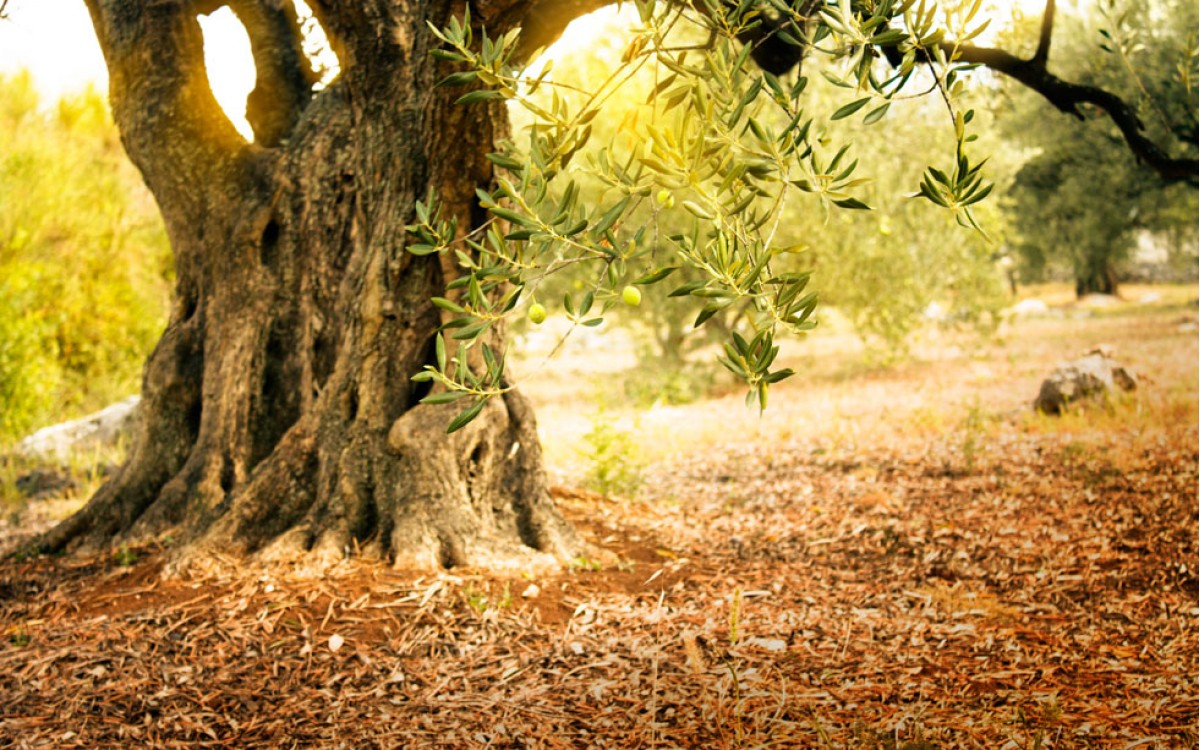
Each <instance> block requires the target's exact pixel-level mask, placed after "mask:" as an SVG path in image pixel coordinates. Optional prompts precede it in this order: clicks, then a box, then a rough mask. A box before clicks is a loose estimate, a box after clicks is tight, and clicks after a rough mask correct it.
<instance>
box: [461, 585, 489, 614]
mask: <svg viewBox="0 0 1200 750" xmlns="http://www.w3.org/2000/svg"><path fill="white" fill-rule="evenodd" d="M463 598H464V599H465V600H466V602H467V606H468V607H470V608H471V609H473V610H475V613H476V614H479V615H482V614H483V613H484V612H487V610H488V598H487V595H485V594H484V593H483V592H482V591H480V590H478V589H476V588H475V587H474V586H468V587H467V589H466V590H465V591H463Z"/></svg>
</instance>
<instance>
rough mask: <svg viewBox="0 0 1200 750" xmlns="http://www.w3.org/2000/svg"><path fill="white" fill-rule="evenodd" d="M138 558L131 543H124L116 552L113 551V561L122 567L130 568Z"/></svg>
mask: <svg viewBox="0 0 1200 750" xmlns="http://www.w3.org/2000/svg"><path fill="white" fill-rule="evenodd" d="M137 560H138V556H137V553H136V552H134V551H133V550H131V549H129V545H127V544H122V545H121V546H120V547H119V548H118V549H117V551H116V552H114V553H113V562H115V563H116V564H117V565H119V566H121V567H122V568H128V567H129V566H130V565H133V564H134V563H136V562H137Z"/></svg>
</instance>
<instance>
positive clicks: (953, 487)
mask: <svg viewBox="0 0 1200 750" xmlns="http://www.w3.org/2000/svg"><path fill="white" fill-rule="evenodd" d="M1023 293H1024V294H1025V295H1027V296H1038V297H1040V298H1041V299H1043V300H1045V301H1047V302H1049V303H1050V304H1051V309H1050V312H1049V313H1048V314H1046V315H1043V316H1039V317H1033V318H1025V319H1020V320H1014V321H1011V322H1008V323H1006V324H1004V325H1003V326H1002V327H1001V329H1000V332H999V338H998V339H997V341H996V342H994V343H991V344H984V345H980V344H976V343H972V340H971V339H969V338H962V337H959V336H956V335H952V334H946V333H939V332H937V331H935V330H932V329H931V330H929V331H927V332H926V333H925V334H923V337H922V338H921V340H919V341H917V342H916V344H915V346H914V349H913V357H912V358H911V359H910V360H908V361H906V362H904V363H902V364H899V365H894V366H891V367H887V368H882V367H875V366H872V365H870V364H869V361H870V360H869V358H867V357H865V356H864V354H863V351H862V349H861V345H860V344H859V343H858V342H857V341H856V340H855V339H854V338H853V337H852V336H851V335H850V334H849V333H848V332H846V331H844V330H841V329H840V327H839V326H837V325H836V324H834V325H828V326H825V329H824V330H821V331H819V332H818V333H816V334H814V335H812V336H810V337H809V339H808V340H807V341H803V342H795V343H792V344H789V345H787V348H786V349H785V352H784V354H783V355H782V358H784V359H785V360H786V361H785V363H784V364H786V365H788V366H791V367H794V368H795V369H796V370H797V371H798V372H799V374H798V375H797V376H796V377H795V378H793V379H791V380H789V381H786V382H785V383H782V384H780V385H779V386H776V387H775V388H773V390H772V392H771V404H770V408H769V409H768V410H767V412H766V413H765V414H763V415H761V416H760V415H759V414H758V412H757V410H748V409H747V408H746V407H745V405H744V403H743V398H742V393H741V392H740V391H738V390H737V389H736V387H735V386H732V385H730V386H728V388H725V389H724V390H723V387H722V386H719V385H718V387H717V388H716V389H715V392H716V395H714V396H712V397H711V398H708V399H704V400H700V401H697V402H694V403H690V404H686V405H679V406H670V405H663V404H659V405H654V406H651V407H650V408H648V409H646V408H636V409H635V408H633V407H632V406H631V405H630V404H628V403H627V397H626V394H627V393H629V392H630V390H629V388H627V387H626V386H627V383H632V384H633V385H634V386H636V385H637V382H638V379H639V378H645V377H646V372H645V369H644V368H643V369H641V370H639V368H637V367H635V366H634V365H635V363H634V361H633V359H632V358H631V357H629V355H628V353H627V352H623V351H620V350H600V349H597V348H596V347H595V346H590V345H589V346H570V345H568V346H566V347H564V351H563V353H562V354H561V355H560V356H559V357H558V358H556V359H554V360H552V361H551V363H550V366H541V364H542V358H541V357H540V356H539V355H538V354H537V353H536V352H535V353H533V354H532V355H530V356H527V357H525V358H524V359H522V360H521V361H518V362H517V363H515V366H516V367H517V369H518V370H519V371H524V372H526V373H528V375H527V377H526V378H525V379H524V380H523V385H522V387H523V388H524V390H525V392H526V393H527V395H529V396H530V397H531V398H532V399H533V400H534V401H535V403H536V405H537V407H538V415H539V424H540V429H541V433H542V439H543V442H544V444H545V446H546V453H547V458H548V462H549V468H550V470H551V473H552V476H553V478H554V483H555V484H556V485H557V486H556V489H555V492H556V495H557V496H558V502H559V504H560V505H561V507H562V508H563V510H564V512H565V513H566V515H567V516H568V518H569V519H570V520H572V521H573V522H574V523H575V524H576V526H577V528H578V529H579V530H580V533H581V534H583V535H584V536H585V537H586V538H587V539H588V540H589V541H590V542H591V543H592V544H593V545H594V550H595V552H594V554H593V555H589V556H585V557H581V558H579V559H577V560H575V561H573V562H572V564H571V565H569V566H567V567H566V568H565V569H564V570H562V571H561V572H560V573H557V574H555V575H547V574H544V573H541V574H534V573H529V574H526V575H506V576H498V575H495V574H492V573H489V572H488V571H483V570H464V569H452V570H448V571H445V572H442V573H440V574H425V575H421V574H418V573H411V572H406V571H396V570H389V569H384V568H381V567H379V566H373V565H367V564H362V563H357V562H350V563H346V564H343V565H342V566H340V567H339V568H336V569H333V570H328V571H324V572H323V573H321V574H320V575H314V574H313V573H312V571H310V570H306V569H305V568H304V566H303V565H302V564H297V565H295V566H290V567H283V566H277V567H272V568H260V567H256V566H253V565H245V564H240V565H238V564H234V563H233V561H231V564H230V565H229V566H228V568H227V569H225V570H219V571H215V572H214V573H213V574H211V575H210V576H208V577H205V578H202V579H200V578H196V579H183V580H181V579H164V578H162V577H161V576H160V575H159V571H160V569H161V567H162V562H163V558H164V556H165V553H164V552H163V551H161V550H153V549H136V550H124V551H122V554H120V555H118V556H116V557H114V558H113V559H103V560H74V559H33V560H26V561H8V562H5V563H3V564H2V565H0V631H3V634H4V637H3V640H2V641H0V694H2V695H4V696H5V700H4V701H0V747H89V748H90V747H115V746H126V745H137V746H148V747H160V746H161V747H165V746H171V745H177V744H180V743H185V742H190V743H200V744H207V745H210V746H236V747H254V746H271V747H291V746H297V747H301V746H303V747H355V748H359V747H401V746H403V747H470V748H473V747H480V748H482V747H513V748H517V747H659V746H661V747H705V748H708V747H715V748H720V747H758V746H780V747H864V748H910V749H914V750H915V749H916V748H932V747H939V748H957V747H981V748H1000V747H1011V748H1067V747H1088V748H1096V747H1114V748H1116V747H1121V748H1125V747H1142V748H1164V749H1165V748H1187V747H1196V746H1197V725H1196V715H1197V710H1198V708H1200V706H1198V700H1197V695H1198V686H1197V672H1196V663H1197V655H1198V645H1197V616H1198V614H1200V613H1198V610H1197V596H1198V590H1197V555H1198V552H1197V516H1198V513H1200V508H1198V504H1197V441H1198V438H1197V377H1198V376H1197V330H1196V321H1197V315H1196V305H1197V302H1196V287H1195V285H1190V286H1183V287H1168V288H1162V287H1154V288H1140V287H1136V286H1132V285H1130V286H1125V287H1123V290H1122V294H1123V297H1124V299H1125V300H1127V301H1125V302H1119V303H1117V304H1115V305H1110V306H1097V307H1094V308H1093V309H1088V307H1087V306H1084V305H1078V304H1075V303H1074V302H1073V301H1072V299H1071V296H1070V295H1069V293H1068V292H1067V290H1065V289H1058V288H1043V289H1034V290H1025V291H1024V292H1023ZM1154 295H1157V298H1155V297H1154ZM1139 300H1141V302H1139ZM552 322H553V319H551V321H549V322H548V323H547V325H550V324H551V323H552ZM1099 344H1108V345H1111V346H1113V347H1114V348H1115V349H1116V356H1117V359H1118V360H1120V361H1121V362H1122V363H1124V364H1125V365H1127V366H1128V367H1130V368H1132V369H1133V370H1134V371H1135V372H1136V373H1137V374H1138V375H1139V377H1140V378H1141V384H1140V387H1139V389H1138V390H1137V391H1136V392H1134V393H1133V394H1132V395H1130V396H1127V397H1121V398H1117V399H1114V400H1112V401H1111V402H1109V403H1107V404H1104V405H1099V406H1095V407H1092V408H1088V409H1079V410H1076V411H1074V412H1072V413H1070V414H1068V415H1066V416H1064V417H1061V418H1049V417H1043V416H1039V415H1035V414H1033V413H1031V412H1030V409H1029V404H1030V402H1031V401H1032V399H1033V398H1034V396H1035V395H1036V394H1037V390H1038V385H1039V384H1040V382H1041V380H1042V378H1043V377H1045V376H1046V375H1047V374H1048V373H1049V372H1050V371H1051V370H1052V369H1053V367H1054V365H1055V364H1057V363H1059V362H1061V361H1063V360H1066V359H1070V358H1074V357H1076V356H1080V355H1082V354H1085V353H1086V352H1087V351H1088V350H1089V349H1090V348H1092V347H1094V346H1096V345H1099ZM715 366H716V365H715V364H714V367H715ZM598 415H599V416H598ZM599 424H604V425H608V427H609V428H610V431H609V432H610V435H617V436H619V437H620V440H615V441H614V440H609V441H608V443H606V445H607V446H608V449H607V451H606V452H603V453H601V454H597V452H596V447H595V446H596V442H595V440H592V441H591V442H589V440H588V439H586V436H587V435H588V434H589V433H592V434H593V435H594V434H595V430H596V427H597V425H599ZM614 446H615V447H614ZM85 463H86V462H85ZM606 464H609V465H607V466H606ZM617 464H619V466H617ZM606 468H607V469H616V468H624V469H627V470H628V471H627V472H626V474H627V477H628V478H630V480H631V481H630V483H629V486H630V487H633V486H634V483H633V481H632V480H633V479H640V486H639V488H638V489H637V491H636V492H632V493H630V494H632V497H628V498H623V499H619V498H604V497H602V496H600V495H598V494H596V493H594V492H591V491H589V490H588V489H586V487H587V486H588V482H589V478H593V479H594V477H595V475H596V473H597V471H598V470H604V469H606ZM10 479H11V478H10ZM83 485H84V486H83V487H82V488H81V489H80V490H79V491H78V492H79V494H80V495H82V494H84V493H85V492H86V491H87V488H86V482H84V483H83ZM5 497H8V498H9V499H8V500H7V502H8V503H9V510H8V512H7V513H6V515H7V516H8V518H7V520H6V521H5V526H4V527H3V529H4V531H3V533H4V541H0V546H4V545H5V544H9V545H11V544H12V543H14V542H15V540H18V539H19V538H20V537H21V535H23V534H28V533H30V532H32V531H33V530H36V529H37V528H39V527H40V526H43V525H44V524H46V523H48V522H50V521H51V520H53V516H56V515H61V514H63V513H66V512H68V511H69V509H70V508H71V507H72V505H77V504H78V503H79V502H80V500H79V498H71V497H68V498H62V499H57V500H39V501H36V502H35V503H32V504H29V505H28V507H26V506H24V505H21V504H19V502H18V501H17V500H16V499H15V495H14V494H13V493H12V492H11V490H6V495H5Z"/></svg>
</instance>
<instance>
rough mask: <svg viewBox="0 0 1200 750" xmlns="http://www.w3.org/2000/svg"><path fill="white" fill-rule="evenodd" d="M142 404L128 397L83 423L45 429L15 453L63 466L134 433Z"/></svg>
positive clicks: (77, 420)
mask: <svg viewBox="0 0 1200 750" xmlns="http://www.w3.org/2000/svg"><path fill="white" fill-rule="evenodd" d="M141 400H142V397H141V396H130V397H129V398H127V399H125V400H124V401H118V402H117V403H115V404H113V405H112V406H108V407H105V408H104V409H101V410H100V411H98V412H96V413H94V414H89V415H88V416H86V417H83V418H82V419H74V420H72V421H70V422H63V423H61V424H56V425H51V426H49V427H44V428H42V429H40V430H38V431H37V432H35V433H33V434H32V435H30V436H29V437H27V438H25V439H23V440H22V441H21V442H19V443H17V453H18V454H19V455H22V456H24V457H26V458H32V459H38V460H42V461H46V460H53V461H58V462H64V461H66V460H67V458H68V457H69V456H70V455H71V454H72V453H77V452H79V451H86V450H94V449H95V448H98V447H101V446H105V445H111V444H113V443H115V442H116V441H117V440H118V439H119V438H120V437H121V436H123V435H127V434H129V432H130V431H131V430H132V429H133V425H134V420H135V419H136V415H137V406H138V404H139V403H141Z"/></svg>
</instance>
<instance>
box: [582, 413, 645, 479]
mask: <svg viewBox="0 0 1200 750" xmlns="http://www.w3.org/2000/svg"><path fill="white" fill-rule="evenodd" d="M583 441H584V443H585V444H586V445H587V448H586V451H585V457H586V458H587V459H588V462H589V463H590V464H591V466H590V469H589V472H588V478H587V484H588V486H589V487H590V488H591V489H593V490H595V491H596V492H599V493H600V494H601V495H606V496H613V495H618V496H625V497H628V496H632V495H634V494H636V493H637V490H638V488H639V487H640V486H641V484H642V462H641V459H640V458H639V457H638V451H637V444H636V442H635V441H634V438H633V433H632V431H631V430H626V429H622V428H621V427H619V426H618V425H617V423H616V421H615V420H614V419H613V418H612V417H610V416H609V415H608V414H606V413H605V412H603V411H601V412H600V413H598V414H597V415H596V416H595V417H594V418H593V419H592V429H591V430H589V431H588V432H587V433H586V434H585V435H584V436H583Z"/></svg>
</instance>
